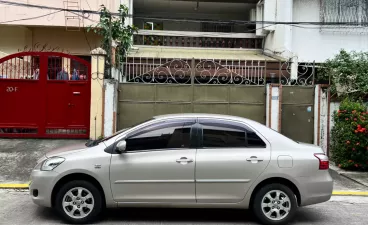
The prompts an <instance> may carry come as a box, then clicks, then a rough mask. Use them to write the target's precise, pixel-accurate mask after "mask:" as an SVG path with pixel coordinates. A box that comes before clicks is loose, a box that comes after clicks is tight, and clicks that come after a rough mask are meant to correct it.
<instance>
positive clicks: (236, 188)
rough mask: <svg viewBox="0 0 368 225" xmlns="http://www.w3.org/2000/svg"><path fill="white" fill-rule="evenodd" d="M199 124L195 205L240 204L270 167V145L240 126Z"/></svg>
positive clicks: (218, 122) (221, 122)
mask: <svg viewBox="0 0 368 225" xmlns="http://www.w3.org/2000/svg"><path fill="white" fill-rule="evenodd" d="M199 123H200V125H201V128H202V129H201V130H200V132H199V133H200V136H201V141H200V143H199V146H200V147H199V148H198V149H197V155H196V199H197V202H198V203H236V202H240V201H241V200H242V199H243V198H244V196H245V194H246V192H247V190H248V189H249V187H250V186H251V184H252V183H253V182H254V180H256V178H257V177H258V176H259V175H260V174H261V173H262V172H263V171H264V170H265V168H266V166H267V165H268V163H269V160H270V154H271V153H270V145H269V143H268V142H267V141H266V140H265V139H264V138H263V137H261V136H260V135H259V134H258V133H257V132H255V131H254V130H252V129H250V128H249V127H247V126H246V125H245V124H243V123H241V122H237V121H230V120H223V119H200V120H199Z"/></svg>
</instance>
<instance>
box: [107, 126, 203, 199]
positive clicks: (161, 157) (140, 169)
mask: <svg viewBox="0 0 368 225" xmlns="http://www.w3.org/2000/svg"><path fill="white" fill-rule="evenodd" d="M194 123H195V120H194V119H178V120H173V121H164V122H159V123H155V124H153V125H149V126H147V127H144V128H142V129H139V130H137V131H134V132H133V133H131V134H128V136H127V138H126V139H125V141H126V152H125V153H122V154H112V157H111V166H110V182H111V190H112V193H113V197H114V200H115V201H117V202H188V203H195V181H194V171H195V170H194V168H195V152H196V149H195V147H193V146H192V145H191V139H192V137H191V129H192V125H193V124H194Z"/></svg>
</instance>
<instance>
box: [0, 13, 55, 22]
mask: <svg viewBox="0 0 368 225" xmlns="http://www.w3.org/2000/svg"><path fill="white" fill-rule="evenodd" d="M59 12H61V10H59V11H55V12H51V13H47V14H44V15H41V16H35V17H28V18H23V19H17V20H8V21H0V24H4V23H12V22H18V21H24V20H33V19H38V18H42V17H46V16H49V15H53V14H56V13H59Z"/></svg>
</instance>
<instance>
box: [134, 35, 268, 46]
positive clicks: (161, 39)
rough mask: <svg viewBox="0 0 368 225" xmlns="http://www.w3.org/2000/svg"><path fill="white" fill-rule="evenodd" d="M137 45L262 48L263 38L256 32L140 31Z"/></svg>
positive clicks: (136, 38)
mask: <svg viewBox="0 0 368 225" xmlns="http://www.w3.org/2000/svg"><path fill="white" fill-rule="evenodd" d="M134 44H135V45H150V46H172V47H197V48H238V49H241V48H244V49H261V48H262V45H263V38H258V37H256V36H255V35H254V34H222V35H221V34H219V33H202V32H175V33H174V32H171V33H168V32H157V31H155V32H147V31H145V32H140V33H138V34H136V35H134Z"/></svg>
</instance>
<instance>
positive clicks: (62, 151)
mask: <svg viewBox="0 0 368 225" xmlns="http://www.w3.org/2000/svg"><path fill="white" fill-rule="evenodd" d="M85 149H87V147H86V145H85V143H78V144H73V145H67V146H63V147H60V148H55V149H53V150H51V151H49V152H46V154H45V155H46V157H47V158H50V157H54V156H61V155H66V154H72V153H75V152H79V151H83V150H85Z"/></svg>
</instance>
